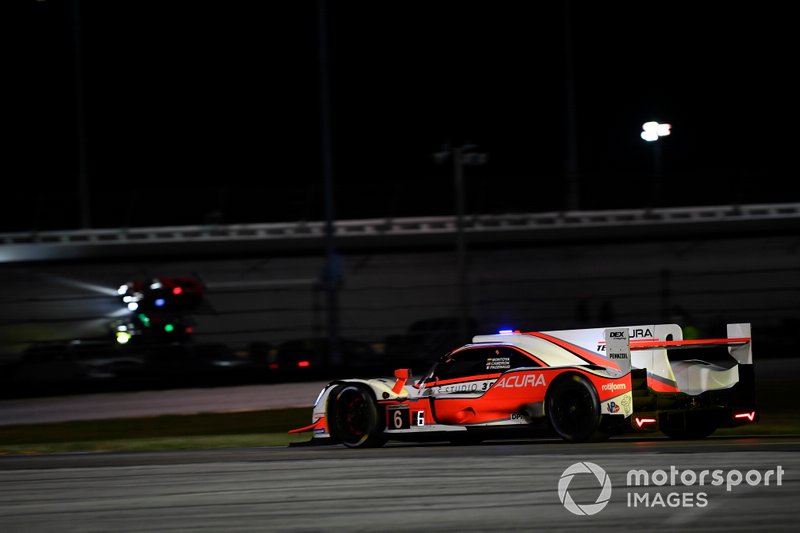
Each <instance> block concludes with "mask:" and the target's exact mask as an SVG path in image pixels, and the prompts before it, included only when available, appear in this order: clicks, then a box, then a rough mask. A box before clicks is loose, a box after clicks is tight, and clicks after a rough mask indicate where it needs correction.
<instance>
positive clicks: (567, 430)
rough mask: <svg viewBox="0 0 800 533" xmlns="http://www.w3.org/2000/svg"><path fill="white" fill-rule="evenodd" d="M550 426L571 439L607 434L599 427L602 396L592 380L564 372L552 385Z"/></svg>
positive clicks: (601, 437)
mask: <svg viewBox="0 0 800 533" xmlns="http://www.w3.org/2000/svg"><path fill="white" fill-rule="evenodd" d="M546 409H547V417H548V420H549V421H550V426H551V427H552V428H553V430H554V431H555V432H556V433H557V434H558V435H559V436H560V437H561V438H562V439H564V440H566V441H570V442H586V441H598V440H605V439H607V438H608V434H607V433H605V432H603V431H601V430H600V421H601V414H600V400H599V399H598V397H597V391H595V389H594V386H593V385H592V383H591V382H590V381H589V380H588V379H587V378H586V377H584V376H582V375H580V374H570V375H567V376H563V377H561V378H559V379H558V380H557V381H555V382H554V383H553V384H552V385H550V390H548V392H547V399H546Z"/></svg>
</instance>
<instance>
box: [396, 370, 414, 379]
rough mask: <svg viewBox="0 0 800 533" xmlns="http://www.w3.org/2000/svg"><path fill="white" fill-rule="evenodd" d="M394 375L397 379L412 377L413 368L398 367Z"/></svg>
mask: <svg viewBox="0 0 800 533" xmlns="http://www.w3.org/2000/svg"><path fill="white" fill-rule="evenodd" d="M394 377H396V378H397V379H408V378H409V377H411V369H410V368H398V369H397V370H395V371H394Z"/></svg>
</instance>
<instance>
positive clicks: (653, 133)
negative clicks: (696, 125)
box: [639, 120, 672, 205]
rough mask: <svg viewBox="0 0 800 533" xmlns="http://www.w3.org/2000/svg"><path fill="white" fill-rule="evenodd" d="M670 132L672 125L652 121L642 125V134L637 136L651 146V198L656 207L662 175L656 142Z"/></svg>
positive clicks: (658, 145)
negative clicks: (653, 199)
mask: <svg viewBox="0 0 800 533" xmlns="http://www.w3.org/2000/svg"><path fill="white" fill-rule="evenodd" d="M671 131H672V124H661V123H658V122H656V121H654V120H653V121H650V122H645V123H644V124H642V133H640V134H639V135H640V136H641V138H642V139H644V140H645V141H647V142H648V143H651V144H652V145H653V198H655V202H656V205H657V204H658V203H659V200H660V198H661V181H662V173H663V167H662V161H661V159H662V153H661V143H660V142H658V140H659V139H660V138H661V137H666V136H667V135H669V134H670V133H671Z"/></svg>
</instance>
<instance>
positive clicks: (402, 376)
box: [392, 368, 411, 394]
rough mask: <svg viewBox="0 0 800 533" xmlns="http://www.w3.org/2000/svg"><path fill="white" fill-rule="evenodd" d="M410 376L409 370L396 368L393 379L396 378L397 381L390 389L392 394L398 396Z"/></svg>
mask: <svg viewBox="0 0 800 533" xmlns="http://www.w3.org/2000/svg"><path fill="white" fill-rule="evenodd" d="M410 375H411V369H409V368H398V369H397V370H395V371H394V377H396V378H397V381H395V382H394V387H392V392H393V393H395V394H400V391H402V390H403V387H405V386H406V382H407V381H408V377H409V376H410Z"/></svg>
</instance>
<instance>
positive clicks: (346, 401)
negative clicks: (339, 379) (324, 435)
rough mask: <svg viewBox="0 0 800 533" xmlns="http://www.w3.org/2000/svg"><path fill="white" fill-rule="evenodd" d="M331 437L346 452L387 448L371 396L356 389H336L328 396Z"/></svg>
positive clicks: (359, 388) (381, 422)
mask: <svg viewBox="0 0 800 533" xmlns="http://www.w3.org/2000/svg"><path fill="white" fill-rule="evenodd" d="M330 414H331V415H332V417H331V418H332V428H331V429H333V434H332V437H333V438H334V439H335V440H337V441H339V442H341V443H342V444H344V445H345V446H347V447H348V448H374V447H378V446H383V445H384V444H386V440H387V439H386V437H385V436H384V435H383V429H384V421H383V420H382V419H381V417H380V414H379V410H378V406H377V404H376V403H375V397H374V396H373V395H372V392H371V391H369V390H367V389H366V388H364V387H361V386H359V385H339V386H338V387H337V388H336V389H335V390H334V391H333V392H332V394H331V404H330Z"/></svg>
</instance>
